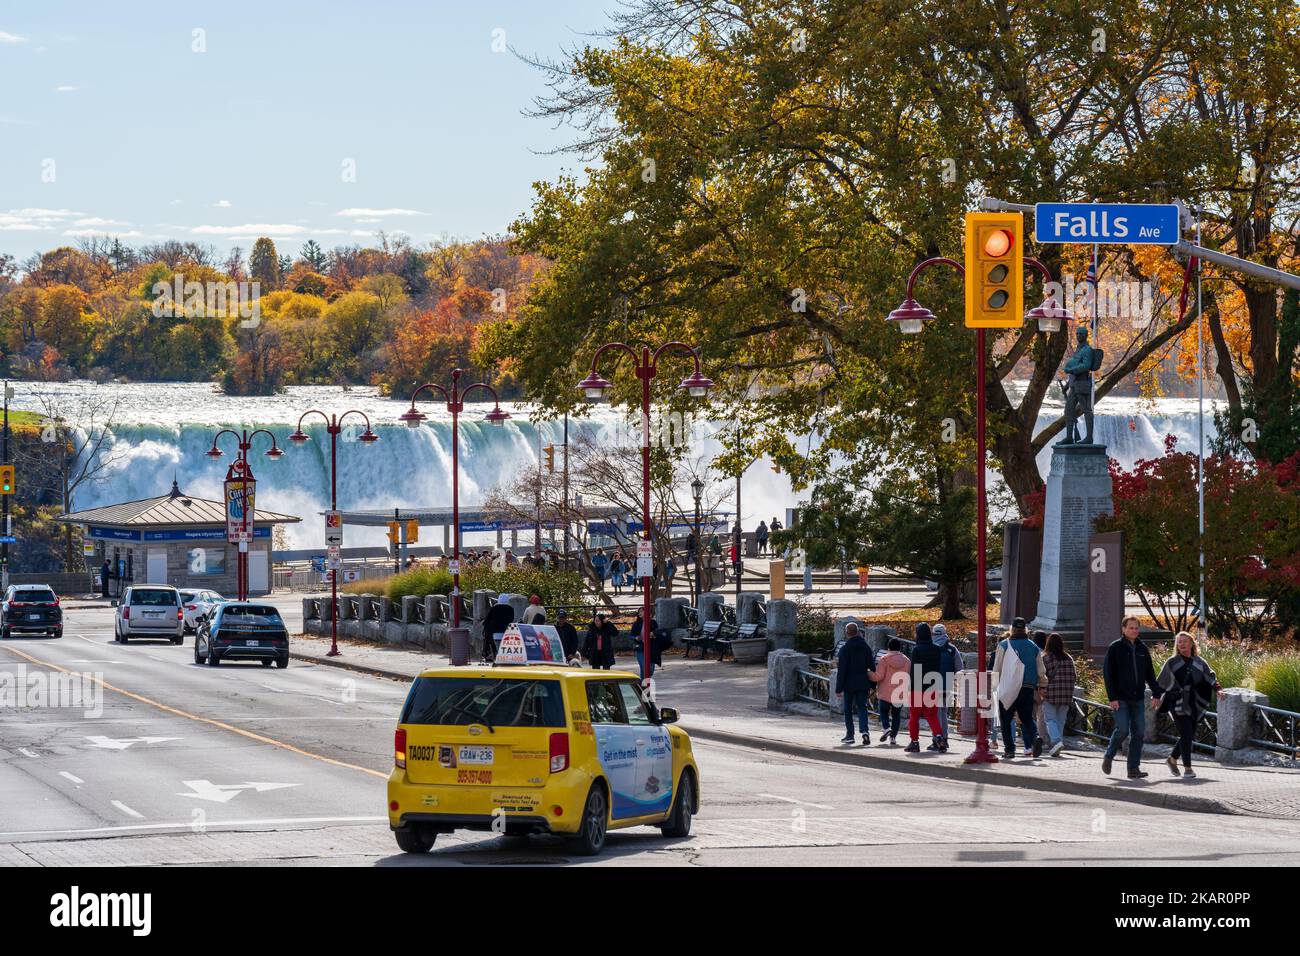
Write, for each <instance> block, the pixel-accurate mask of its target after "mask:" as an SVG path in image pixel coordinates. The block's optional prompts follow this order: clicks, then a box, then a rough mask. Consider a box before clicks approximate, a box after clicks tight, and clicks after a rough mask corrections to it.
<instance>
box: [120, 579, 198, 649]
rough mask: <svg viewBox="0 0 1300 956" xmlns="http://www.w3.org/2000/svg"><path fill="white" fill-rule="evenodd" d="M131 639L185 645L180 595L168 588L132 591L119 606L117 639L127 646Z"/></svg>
mask: <svg viewBox="0 0 1300 956" xmlns="http://www.w3.org/2000/svg"><path fill="white" fill-rule="evenodd" d="M132 637H165V638H168V639H169V640H170V641H171V642H172V643H173V644H181V643H183V642H184V641H185V610H184V608H182V607H181V592H180V591H178V590H176V588H173V587H168V586H167V585H165V584H140V585H135V586H132V587H129V588H127V589H126V593H125V594H123V595H122V600H121V601H120V602H119V603H118V605H117V622H116V624H115V627H114V639H115V640H116V641H117V643H119V644H125V643H126V642H127V640H128V639H129V638H132Z"/></svg>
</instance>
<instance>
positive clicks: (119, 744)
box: [86, 736, 181, 750]
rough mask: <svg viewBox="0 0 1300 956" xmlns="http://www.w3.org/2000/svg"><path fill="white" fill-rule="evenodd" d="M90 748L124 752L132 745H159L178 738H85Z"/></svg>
mask: <svg viewBox="0 0 1300 956" xmlns="http://www.w3.org/2000/svg"><path fill="white" fill-rule="evenodd" d="M86 739H87V740H89V741H90V746H92V747H102V748H104V749H105V750H125V749H126V748H127V747H129V746H131V745H132V744H161V743H164V742H166V741H168V740H180V739H181V738H179V737H103V736H95V737H87V738H86Z"/></svg>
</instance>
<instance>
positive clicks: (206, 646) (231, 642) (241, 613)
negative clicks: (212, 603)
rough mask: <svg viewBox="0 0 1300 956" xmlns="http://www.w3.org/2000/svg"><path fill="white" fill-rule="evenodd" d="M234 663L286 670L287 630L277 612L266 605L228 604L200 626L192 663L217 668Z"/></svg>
mask: <svg viewBox="0 0 1300 956" xmlns="http://www.w3.org/2000/svg"><path fill="white" fill-rule="evenodd" d="M233 660H245V661H261V662H262V666H263V667H270V666H271V664H273V663H274V664H275V665H277V666H278V667H288V666H289V630H288V628H287V627H286V626H285V623H284V619H283V618H282V617H280V612H279V611H277V610H276V609H275V608H274V607H272V606H271V605H269V604H254V603H251V602H248V601H227V602H225V603H224V604H219V605H217V609H216V610H215V611H214V612H213V613H212V614H210V615H209V616H208V619H207V620H206V621H203V622H202V623H201V624H199V629H198V630H197V631H196V632H195V635H194V663H196V664H202V663H205V662H206V663H207V664H208V665H209V666H211V667H216V666H217V665H218V664H220V663H221V662H222V661H233Z"/></svg>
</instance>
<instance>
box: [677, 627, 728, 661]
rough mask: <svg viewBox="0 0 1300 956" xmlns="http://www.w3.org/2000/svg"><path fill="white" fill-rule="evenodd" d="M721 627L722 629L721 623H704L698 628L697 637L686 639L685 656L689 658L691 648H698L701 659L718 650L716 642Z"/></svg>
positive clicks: (718, 646) (718, 645)
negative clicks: (698, 633) (698, 634)
mask: <svg viewBox="0 0 1300 956" xmlns="http://www.w3.org/2000/svg"><path fill="white" fill-rule="evenodd" d="M722 627H723V622H722V621H705V622H704V623H703V624H702V625H701V626H700V636H699V637H696V638H689V637H688V638H687V639H686V641H685V644H686V656H687V657H690V656H691V648H693V647H694V648H699V651H700V657H703V656H704V655H705V654H707V653H709V652H710V651H716V650H720V649H721V645H720V644H719V643H718V641H719V637H720V632H721V630H722Z"/></svg>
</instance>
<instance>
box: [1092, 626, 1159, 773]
mask: <svg viewBox="0 0 1300 956" xmlns="http://www.w3.org/2000/svg"><path fill="white" fill-rule="evenodd" d="M1122 627H1123V631H1124V636H1123V637H1121V638H1120V639H1119V640H1117V641H1115V642H1114V643H1112V644H1111V645H1110V647H1109V648H1107V649H1106V660H1105V662H1104V663H1103V664H1102V665H1101V676H1102V678H1103V679H1104V680H1105V682H1106V699H1107V700H1108V701H1110V709H1111V710H1113V711H1114V712H1115V732H1114V733H1112V734H1111V735H1110V743H1109V744H1108V745H1107V746H1106V754H1105V756H1104V757H1102V759H1101V770H1102V773H1106V774H1109V773H1110V768H1111V763H1112V762H1113V761H1114V759H1115V754H1117V753H1119V748H1120V744H1122V743H1124V738H1125V737H1130V740H1129V744H1128V777H1129V779H1130V780H1139V779H1141V778H1142V777H1145V776H1146V775H1147V774H1146V771H1144V770H1143V769H1142V740H1143V738H1144V737H1145V736H1146V729H1147V710H1146V701H1145V700H1144V699H1143V698H1144V694H1143V688H1144V687H1150V688H1151V697H1152V701H1153V703H1154V704H1155V705H1156V706H1157V707H1159V706H1160V698H1161V696H1162V694H1163V691H1162V690H1161V688H1160V685H1159V684H1158V683H1156V672H1155V669H1154V668H1153V667H1152V666H1151V652H1150V651H1149V650H1147V646H1146V645H1145V644H1143V643H1142V642H1141V641H1140V640H1138V630H1139V628H1140V625H1139V624H1138V619H1137V618H1136V617H1133V616H1132V615H1129V616H1128V617H1126V618H1124V623H1123V625H1122Z"/></svg>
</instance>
